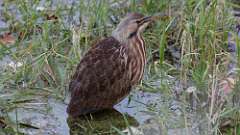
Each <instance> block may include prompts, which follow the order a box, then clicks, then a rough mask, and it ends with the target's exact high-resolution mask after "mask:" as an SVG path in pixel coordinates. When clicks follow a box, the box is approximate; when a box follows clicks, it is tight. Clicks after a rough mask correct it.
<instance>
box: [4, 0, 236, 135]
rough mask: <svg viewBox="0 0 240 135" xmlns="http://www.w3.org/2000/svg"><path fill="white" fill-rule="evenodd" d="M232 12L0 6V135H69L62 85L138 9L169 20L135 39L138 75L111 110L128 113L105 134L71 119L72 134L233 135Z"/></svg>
mask: <svg viewBox="0 0 240 135" xmlns="http://www.w3.org/2000/svg"><path fill="white" fill-rule="evenodd" d="M239 9H240V4H239V2H238V1H237V0H236V1H231V0H211V1H208V0H88V1H87V0H80V1H75V0H71V1H68V0H31V1H24V0H3V1H0V35H1V36H0V131H1V133H2V134H69V129H68V125H67V121H66V119H67V115H66V113H65V109H66V104H67V97H68V83H69V80H70V78H71V75H72V74H73V72H74V69H75V68H76V66H77V64H78V63H79V60H80V59H81V57H82V56H83V54H84V53H85V52H86V50H87V49H88V48H89V47H90V45H91V44H92V43H94V42H96V41H97V40H100V39H102V38H104V37H107V36H110V35H111V31H112V30H113V29H114V28H115V27H116V25H117V24H118V22H119V21H120V19H121V18H122V17H124V16H125V15H126V14H127V13H129V12H139V13H142V14H145V15H154V14H156V13H165V14H167V15H168V16H169V17H168V18H166V19H163V20H159V21H157V22H156V23H154V24H153V25H151V26H149V28H148V29H147V30H146V32H145V33H144V39H145V41H146V44H147V56H148V58H147V67H146V69H145V75H144V79H143V81H142V83H141V84H140V85H138V86H137V87H136V88H135V89H134V91H133V92H132V93H131V94H130V96H128V97H127V98H126V99H125V100H124V101H123V102H121V103H120V104H119V105H117V106H116V108H117V110H118V111H119V112H121V113H127V114H128V115H129V117H128V116H125V115H127V114H125V115H123V116H122V115H121V114H120V118H119V117H118V116H116V113H113V115H111V116H113V118H111V120H109V121H112V120H114V117H118V118H116V121H117V122H119V121H118V120H119V119H121V120H122V123H121V124H116V125H114V123H110V124H109V123H108V124H106V126H108V127H107V128H104V130H105V131H103V130H98V129H96V128H94V127H93V126H92V125H97V124H90V125H88V126H86V125H81V122H79V121H78V126H75V127H74V128H76V127H81V129H84V130H83V131H86V133H85V134H126V132H125V131H127V130H128V132H129V134H137V133H136V132H137V131H138V132H139V134H140V132H143V133H145V134H147V133H149V134H150V133H155V132H154V131H151V130H148V129H149V126H153V127H155V128H156V127H158V128H157V130H155V131H156V132H158V133H160V132H161V133H162V134H177V135H181V134H183V135H185V134H187V135H190V134H200V135H209V134H215V135H217V134H224V135H238V134H240V121H239V120H240V115H239V113H240V109H239V105H240V104H239V103H240V102H239V96H240V92H239V86H240V83H239V61H240V51H239V47H240V40H239V35H240V33H239V30H240V27H239V26H240V25H239V23H240V20H239V18H238V16H239V15H240V10H239ZM238 10H239V11H238ZM101 115H104V113H103V114H101ZM109 116H110V115H109ZM100 117H102V118H104V120H106V119H108V118H107V117H103V116H100ZM130 117H131V118H130ZM128 118H129V120H128ZM133 118H134V119H135V121H137V122H138V124H140V126H138V127H136V123H135V122H133V120H132V119H133ZM87 121H88V120H87ZM99 121H100V125H103V122H104V121H102V119H97V120H96V121H94V122H96V123H97V122H99ZM83 123H88V122H83ZM89 123H91V122H89ZM106 123H107V122H106ZM111 124H112V125H111ZM70 125H71V124H70ZM119 125H120V126H119ZM123 125H125V127H124V128H123ZM145 125H146V126H145ZM98 126H99V125H97V127H98ZM133 126H134V127H136V128H130V127H133ZM146 128H147V130H144V129H146ZM89 129H90V130H89ZM124 129H126V130H124ZM158 129H159V130H158ZM106 130H107V131H106ZM76 132H77V131H76V130H75V129H74V133H76ZM76 134H77V133H76ZM83 134H84V133H83Z"/></svg>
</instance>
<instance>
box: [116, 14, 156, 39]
mask: <svg viewBox="0 0 240 135" xmlns="http://www.w3.org/2000/svg"><path fill="white" fill-rule="evenodd" d="M155 18H156V17H155V16H143V15H142V14H139V13H130V14H128V15H127V16H126V17H125V18H123V19H122V20H121V22H120V23H119V24H118V26H117V28H116V29H115V30H114V31H113V33H112V36H113V37H114V38H116V39H117V40H118V41H120V42H126V41H128V39H130V38H132V37H134V36H136V35H137V34H140V33H141V32H143V31H144V29H145V28H146V27H147V26H148V24H149V23H150V22H152V21H153V20H155Z"/></svg>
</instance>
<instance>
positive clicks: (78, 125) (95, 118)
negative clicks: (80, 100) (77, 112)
mask: <svg viewBox="0 0 240 135" xmlns="http://www.w3.org/2000/svg"><path fill="white" fill-rule="evenodd" d="M124 116H125V117H126V119H127V122H128V123H129V125H131V126H137V125H138V123H137V121H136V120H135V119H134V118H133V117H130V116H129V115H127V114H126V115H123V114H121V113H120V112H118V111H116V110H113V109H112V110H103V111H100V112H97V113H93V114H89V115H84V116H80V117H78V118H72V117H68V118H67V123H68V126H69V128H70V134H71V135H79V134H83V135H86V134H104V135H108V134H116V131H115V130H114V129H113V128H112V127H116V128H118V129H120V130H121V129H125V128H126V127H127V126H126V125H127V124H126V121H125V120H124Z"/></svg>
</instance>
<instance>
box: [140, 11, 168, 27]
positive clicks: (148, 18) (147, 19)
mask: <svg viewBox="0 0 240 135" xmlns="http://www.w3.org/2000/svg"><path fill="white" fill-rule="evenodd" d="M168 17H169V16H167V15H166V14H156V15H152V16H146V17H143V18H141V19H140V20H138V24H139V25H143V24H145V23H149V22H154V21H156V20H160V19H166V18H168Z"/></svg>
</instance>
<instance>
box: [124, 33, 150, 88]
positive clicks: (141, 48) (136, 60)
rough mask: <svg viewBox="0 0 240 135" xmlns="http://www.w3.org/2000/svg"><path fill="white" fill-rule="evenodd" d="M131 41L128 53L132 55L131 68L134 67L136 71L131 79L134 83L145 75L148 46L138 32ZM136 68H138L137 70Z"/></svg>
mask: <svg viewBox="0 0 240 135" xmlns="http://www.w3.org/2000/svg"><path fill="white" fill-rule="evenodd" d="M129 42H130V43H129V44H128V45H127V46H128V50H129V51H128V53H129V55H131V56H132V57H131V58H130V61H129V62H130V68H133V69H132V71H134V70H135V71H136V73H135V74H134V75H133V76H132V78H131V80H132V82H133V84H136V83H138V82H139V81H140V80H141V79H142V76H143V72H144V67H145V64H146V48H145V42H144V40H143V38H142V36H141V35H140V33H138V34H137V35H136V36H134V37H133V38H131V40H130V41H129ZM134 68H138V69H137V70H136V69H134Z"/></svg>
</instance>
